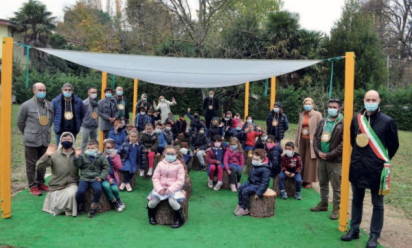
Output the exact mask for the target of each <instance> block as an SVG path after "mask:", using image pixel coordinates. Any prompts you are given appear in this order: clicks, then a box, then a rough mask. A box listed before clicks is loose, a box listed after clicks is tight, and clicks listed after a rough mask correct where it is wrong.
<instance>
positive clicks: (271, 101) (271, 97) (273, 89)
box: [269, 77, 276, 110]
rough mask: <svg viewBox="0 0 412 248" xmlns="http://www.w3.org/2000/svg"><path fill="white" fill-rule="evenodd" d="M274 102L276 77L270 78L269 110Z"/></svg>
mask: <svg viewBox="0 0 412 248" xmlns="http://www.w3.org/2000/svg"><path fill="white" fill-rule="evenodd" d="M275 102H276V77H271V78H270V105H269V110H271V109H272V108H273V105H275Z"/></svg>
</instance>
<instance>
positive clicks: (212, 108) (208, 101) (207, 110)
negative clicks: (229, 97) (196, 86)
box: [203, 90, 219, 128]
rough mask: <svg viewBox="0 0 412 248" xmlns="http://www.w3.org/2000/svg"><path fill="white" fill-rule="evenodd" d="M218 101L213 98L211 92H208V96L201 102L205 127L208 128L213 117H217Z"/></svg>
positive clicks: (213, 93)
mask: <svg viewBox="0 0 412 248" xmlns="http://www.w3.org/2000/svg"><path fill="white" fill-rule="evenodd" d="M218 111H219V99H217V98H216V97H215V92H214V91H213V90H211V91H209V96H208V97H206V98H205V99H204V100H203V112H204V115H205V119H206V127H207V128H209V127H210V122H211V121H212V119H213V117H218V116H219V115H218Z"/></svg>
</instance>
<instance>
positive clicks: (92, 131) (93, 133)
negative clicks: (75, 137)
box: [81, 127, 97, 151]
mask: <svg viewBox="0 0 412 248" xmlns="http://www.w3.org/2000/svg"><path fill="white" fill-rule="evenodd" d="M81 133H82V151H84V150H86V147H87V143H88V142H89V140H97V127H96V128H86V127H82V129H81Z"/></svg>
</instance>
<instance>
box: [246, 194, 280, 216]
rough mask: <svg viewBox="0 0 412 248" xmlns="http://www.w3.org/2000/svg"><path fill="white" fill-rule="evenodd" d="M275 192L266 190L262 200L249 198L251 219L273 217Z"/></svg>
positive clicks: (253, 197)
mask: <svg viewBox="0 0 412 248" xmlns="http://www.w3.org/2000/svg"><path fill="white" fill-rule="evenodd" d="M275 199H276V192H275V191H273V190H272V189H270V188H268V189H267V190H266V192H265V193H264V194H263V197H262V198H257V199H256V198H255V195H253V196H251V197H250V208H249V214H250V216H253V217H271V216H274V215H275Z"/></svg>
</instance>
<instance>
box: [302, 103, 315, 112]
mask: <svg viewBox="0 0 412 248" xmlns="http://www.w3.org/2000/svg"><path fill="white" fill-rule="evenodd" d="M303 109H304V110H305V111H311V110H312V109H313V106H312V105H310V104H305V105H303Z"/></svg>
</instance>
